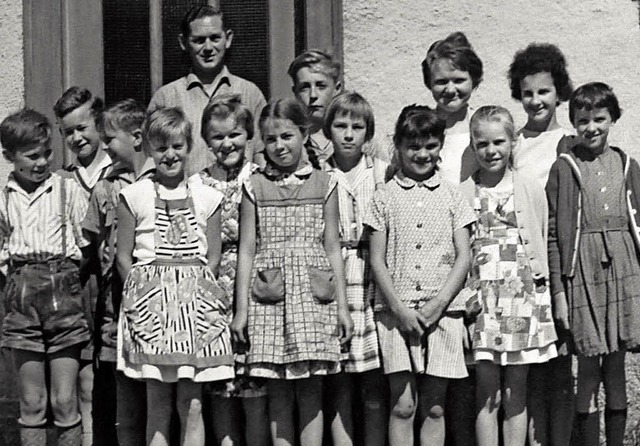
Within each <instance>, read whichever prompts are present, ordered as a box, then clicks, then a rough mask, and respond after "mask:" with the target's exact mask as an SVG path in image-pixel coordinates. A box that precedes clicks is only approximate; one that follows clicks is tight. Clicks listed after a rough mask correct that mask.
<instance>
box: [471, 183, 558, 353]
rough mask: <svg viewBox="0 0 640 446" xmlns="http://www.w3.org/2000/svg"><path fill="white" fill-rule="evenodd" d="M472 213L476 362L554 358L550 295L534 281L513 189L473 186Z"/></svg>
mask: <svg viewBox="0 0 640 446" xmlns="http://www.w3.org/2000/svg"><path fill="white" fill-rule="evenodd" d="M503 181H504V180H503ZM499 186H500V185H499ZM505 191H506V192H505ZM474 208H475V209H476V215H477V217H478V220H477V222H476V225H475V234H474V238H473V243H472V253H473V265H472V271H471V275H472V278H473V279H475V281H476V283H475V284H474V285H475V288H476V289H477V290H478V299H479V303H480V307H481V312H480V314H479V315H478V318H477V322H476V324H475V327H474V329H473V335H472V336H473V337H472V347H473V354H474V359H475V360H476V361H481V360H487V361H491V362H493V363H496V364H499V365H513V364H534V363H541V362H547V361H548V360H550V359H552V358H554V357H556V356H557V351H556V346H555V343H554V341H555V340H556V339H557V336H556V332H555V329H554V322H553V315H552V312H551V294H550V291H549V286H548V283H547V280H546V279H542V280H535V279H534V278H533V276H532V273H531V267H530V266H529V262H528V259H527V255H526V252H525V250H524V246H523V244H522V240H521V238H520V235H519V232H518V223H517V221H516V213H515V206H514V197H513V187H506V188H501V190H500V192H498V193H496V192H493V191H490V190H489V189H487V188H484V187H481V186H479V185H476V193H475V203H474Z"/></svg>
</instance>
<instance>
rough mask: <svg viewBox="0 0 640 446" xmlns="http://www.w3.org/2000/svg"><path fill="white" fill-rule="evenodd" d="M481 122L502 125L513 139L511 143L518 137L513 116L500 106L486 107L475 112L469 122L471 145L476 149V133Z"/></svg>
mask: <svg viewBox="0 0 640 446" xmlns="http://www.w3.org/2000/svg"><path fill="white" fill-rule="evenodd" d="M481 122H497V123H500V124H502V126H503V127H504V129H505V131H506V132H507V134H508V135H509V138H511V141H512V142H513V141H516V140H517V138H518V136H517V134H516V125H515V123H514V122H513V116H511V113H509V110H507V109H506V108H504V107H501V106H499V105H484V106H482V107H480V108H479V109H478V110H476V111H475V113H474V114H473V116H471V120H470V121H469V130H470V133H471V144H472V147H473V148H474V149H475V141H474V131H475V130H476V129H477V128H478V126H479V124H480V123H481Z"/></svg>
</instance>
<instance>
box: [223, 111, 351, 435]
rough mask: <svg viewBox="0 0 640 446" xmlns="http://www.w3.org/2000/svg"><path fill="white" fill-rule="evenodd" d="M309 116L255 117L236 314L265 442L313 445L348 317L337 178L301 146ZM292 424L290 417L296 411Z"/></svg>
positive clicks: (347, 332) (348, 324)
mask: <svg viewBox="0 0 640 446" xmlns="http://www.w3.org/2000/svg"><path fill="white" fill-rule="evenodd" d="M308 125H309V123H308V119H307V116H306V113H305V111H304V109H303V108H302V106H301V105H299V104H298V103H297V102H296V101H294V100H290V99H279V100H271V101H270V102H269V104H267V106H266V107H265V108H264V110H263V111H262V115H261V116H260V130H261V133H262V138H263V141H264V143H265V156H266V158H267V165H266V167H265V169H264V172H261V173H256V174H253V175H252V176H251V177H250V178H249V180H248V181H246V182H245V183H244V191H243V197H242V204H241V210H240V249H239V252H238V271H237V275H236V292H237V293H236V297H237V301H236V314H235V317H234V319H233V322H232V332H233V336H234V338H235V340H236V342H241V343H245V344H247V353H246V360H245V368H244V370H243V372H244V373H245V374H247V375H249V376H253V377H262V378H269V380H268V384H267V387H268V394H269V417H270V420H271V428H272V429H271V432H272V438H273V443H274V444H275V445H276V446H277V445H291V444H295V443H296V441H295V433H296V431H297V432H299V433H300V443H301V444H303V445H321V444H322V432H323V422H324V420H323V413H322V377H323V376H326V375H327V374H330V373H337V372H338V371H339V370H340V359H341V346H342V347H346V346H347V345H348V342H349V340H350V338H351V335H352V331H353V323H352V322H351V317H350V316H349V310H348V307H347V302H346V297H345V282H344V267H343V261H342V256H341V254H340V239H339V235H338V196H337V193H336V192H335V186H336V184H335V180H332V178H331V177H330V176H329V175H328V174H326V173H325V172H321V171H320V170H318V169H315V168H314V167H313V166H312V164H311V161H312V160H310V158H309V157H308V156H307V153H306V151H305V150H304V140H305V138H306V137H307V134H308V130H307V129H308ZM296 404H297V415H298V420H295V419H294V416H295V414H296V410H295V408H296Z"/></svg>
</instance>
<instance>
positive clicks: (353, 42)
mask: <svg viewBox="0 0 640 446" xmlns="http://www.w3.org/2000/svg"><path fill="white" fill-rule="evenodd" d="M457 30H460V31H463V32H464V33H465V34H466V35H467V37H468V38H469V40H470V42H471V43H472V45H473V46H474V48H475V50H476V52H477V53H478V55H479V56H480V58H481V59H482V61H483V63H484V68H485V75H484V81H483V82H482V84H480V86H479V87H478V89H477V91H476V92H475V94H474V95H473V97H472V98H471V104H472V105H473V106H480V105H485V104H500V105H504V106H506V107H508V108H509V109H510V110H511V112H512V113H513V114H514V117H515V119H516V122H517V124H518V126H521V125H523V124H524V122H525V120H526V115H525V114H524V112H523V111H522V108H521V107H520V104H518V103H517V102H515V101H514V100H512V99H511V97H510V92H509V87H508V81H507V77H506V73H507V70H508V68H509V64H510V63H511V59H512V58H513V55H514V53H515V52H516V50H518V49H522V48H524V47H526V45H527V44H528V43H530V42H533V41H538V42H551V43H554V44H556V45H558V46H559V47H560V49H561V50H562V51H563V52H564V53H565V56H566V58H567V61H568V66H569V71H570V74H571V77H572V78H573V80H574V84H575V85H576V86H579V85H581V84H583V83H585V82H589V81H594V80H600V81H604V82H607V83H608V84H610V85H611V86H612V87H613V89H614V91H615V92H616V94H617V95H618V98H619V100H620V103H621V106H622V107H623V109H624V113H623V116H622V118H621V119H620V121H619V122H618V124H617V125H616V126H615V129H614V130H613V131H612V136H611V140H612V142H614V143H616V144H619V145H620V146H621V147H623V148H625V149H627V150H628V151H629V152H630V153H631V154H632V155H635V156H640V144H639V143H640V131H638V130H640V129H637V122H638V119H640V86H639V85H638V82H639V80H640V77H639V74H640V26H639V14H638V3H637V2H634V1H632V0H622V1H621V0H582V1H579V2H576V1H574V0H536V1H531V0H509V1H505V0H483V1H477V0H455V1H453V0H452V1H446V2H443V1H434V0H395V1H393V2H390V1H386V0H344V61H345V84H346V86H347V88H349V89H355V90H357V91H359V92H360V93H362V94H363V95H364V96H365V97H367V98H368V99H369V100H370V101H371V103H372V105H373V107H374V109H375V111H376V127H377V129H379V132H376V133H378V136H379V137H384V136H389V135H391V134H392V132H393V124H394V122H395V119H396V118H397V116H398V114H399V112H400V110H401V109H402V107H403V106H404V105H407V104H411V103H416V102H417V103H423V104H430V105H433V99H432V98H431V95H430V93H429V91H428V90H427V89H426V88H425V86H424V85H423V83H422V74H421V71H420V63H421V61H422V60H423V59H424V56H425V54H426V51H427V49H428V48H429V46H430V44H431V43H432V42H433V41H435V40H438V39H442V38H444V37H445V36H446V35H447V34H449V33H450V32H453V31H457ZM567 114H568V113H567V108H566V106H563V107H561V108H560V109H559V118H560V123H561V124H562V125H565V126H567V127H570V124H569V121H568V116H567Z"/></svg>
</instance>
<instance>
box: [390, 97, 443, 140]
mask: <svg viewBox="0 0 640 446" xmlns="http://www.w3.org/2000/svg"><path fill="white" fill-rule="evenodd" d="M445 128H446V121H445V120H444V119H441V118H439V117H438V113H437V112H436V111H435V110H434V109H432V108H429V107H427V106H426V105H416V104H413V105H408V106H406V107H405V108H403V109H402V111H401V112H400V116H399V117H398V120H397V121H396V129H395V133H394V134H393V143H394V144H395V146H396V148H397V147H398V146H399V145H400V144H401V143H402V140H404V139H415V138H429V137H432V136H433V137H435V138H438V139H439V140H440V142H443V141H444V131H445Z"/></svg>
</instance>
